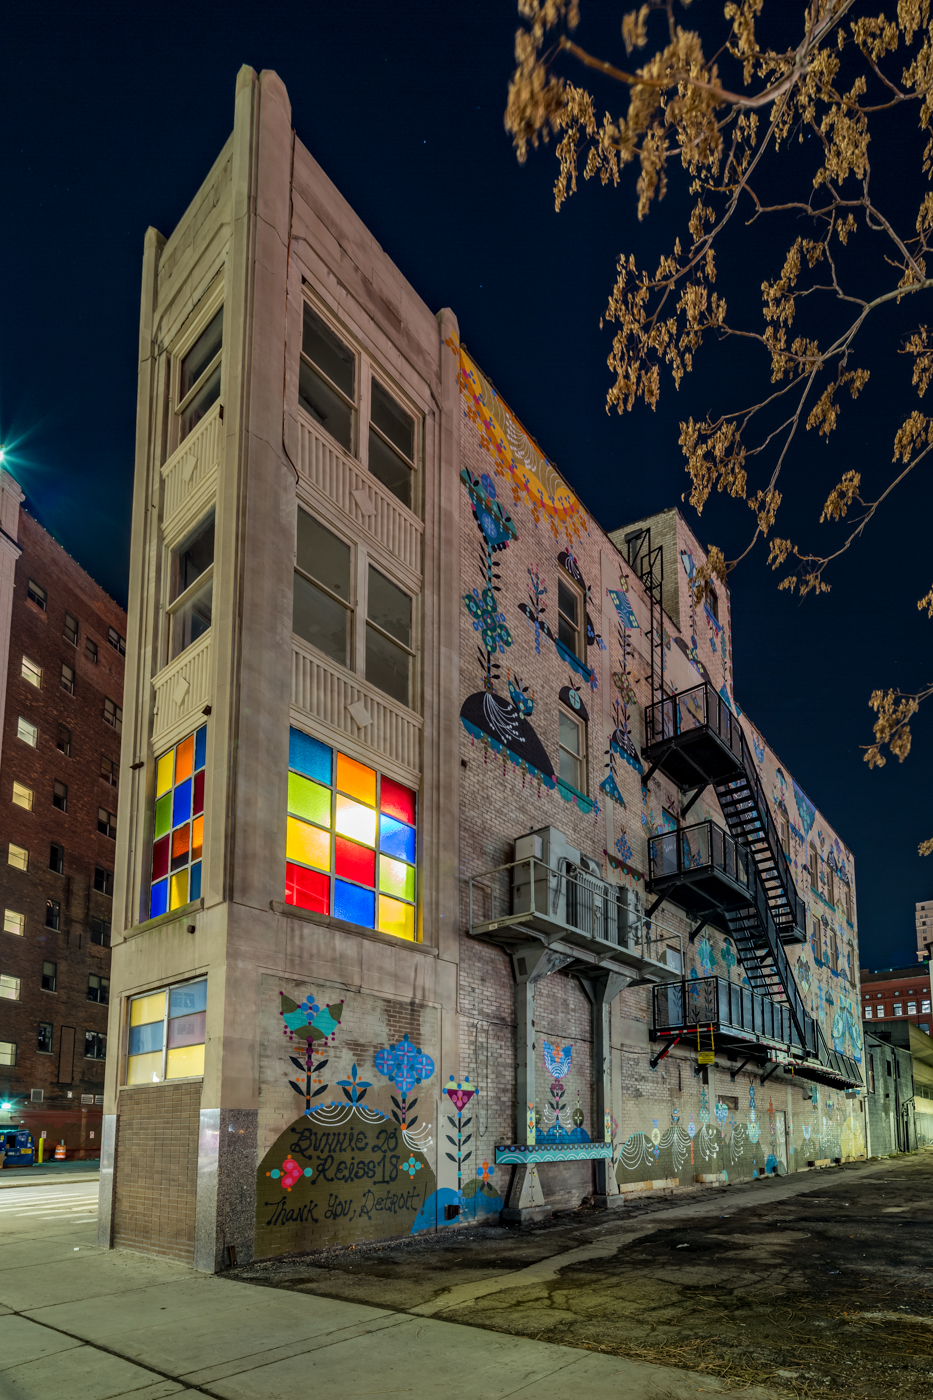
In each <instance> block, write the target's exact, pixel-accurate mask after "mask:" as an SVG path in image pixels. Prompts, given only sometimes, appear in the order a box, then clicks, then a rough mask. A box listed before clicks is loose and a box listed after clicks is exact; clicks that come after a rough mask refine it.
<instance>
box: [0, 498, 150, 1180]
mask: <svg viewBox="0 0 933 1400" xmlns="http://www.w3.org/2000/svg"><path fill="white" fill-rule="evenodd" d="M22 499H23V496H22V492H21V491H20V488H19V486H18V485H17V483H16V482H15V481H14V479H13V478H12V477H11V476H10V475H9V473H8V472H5V471H4V472H2V473H0V526H2V534H0V674H4V675H5V677H6V680H5V685H4V686H3V688H2V689H0V745H2V747H0V907H2V909H3V929H2V932H0V1099H2V1101H3V1103H4V1104H8V1105H9V1107H8V1108H5V1109H4V1111H3V1113H2V1115H0V1122H3V1123H16V1124H19V1123H23V1124H25V1126H27V1127H28V1128H29V1129H30V1130H31V1131H32V1132H33V1133H34V1134H35V1136H36V1137H37V1138H41V1137H45V1138H46V1139H47V1143H48V1150H49V1151H51V1149H52V1147H53V1145H54V1144H57V1143H60V1142H62V1141H63V1142H64V1143H65V1146H66V1149H67V1151H68V1155H69V1156H76V1155H77V1156H85V1157H96V1156H98V1155H99V1150H100V1125H101V1118H102V1114H103V1090H104V1062H105V1058H106V1053H107V1004H108V1000H109V988H110V926H111V919H112V903H113V871H114V855H115V850H116V824H117V818H116V812H117V805H118V804H117V791H118V780H119V771H120V769H119V763H120V742H121V733H120V731H121V726H122V705H123V667H124V655H125V650H126V640H125V638H126V614H125V613H124V612H123V610H122V609H121V608H120V607H118V606H117V604H116V603H115V602H114V601H113V599H112V598H109V597H108V596H107V594H106V593H105V592H104V590H103V589H102V588H101V587H100V586H99V585H98V584H96V583H95V582H94V580H93V579H92V578H90V577H89V576H88V574H86V573H85V571H84V570H83V569H82V568H81V567H80V566H79V565H78V564H77V563H76V562H75V561H74V559H72V558H71V556H70V555H68V554H67V553H66V552H65V550H64V549H62V548H61V546H60V545H58V544H57V543H56V542H55V540H53V539H52V537H51V536H50V535H49V534H48V533H47V532H46V531H45V530H44V529H43V528H42V526H41V525H40V524H39V523H38V521H36V520H35V519H34V518H33V517H32V516H31V515H29V514H28V513H27V511H26V510H25V509H23V507H22V505H21V502H22Z"/></svg>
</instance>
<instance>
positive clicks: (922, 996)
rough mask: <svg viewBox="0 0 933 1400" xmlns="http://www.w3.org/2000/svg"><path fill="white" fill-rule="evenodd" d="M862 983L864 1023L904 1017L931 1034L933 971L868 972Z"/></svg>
mask: <svg viewBox="0 0 933 1400" xmlns="http://www.w3.org/2000/svg"><path fill="white" fill-rule="evenodd" d="M861 981H862V1019H863V1020H865V1021H893V1020H899V1019H900V1018H901V1017H903V1019H904V1020H905V1021H912V1022H913V1023H914V1025H915V1026H919V1027H920V1029H921V1030H922V1031H926V1033H927V1035H929V1034H930V1027H931V1025H933V1013H931V1011H930V1005H931V1003H930V967H929V964H928V963H921V965H920V966H919V967H889V968H882V969H881V970H880V971H878V972H868V971H866V970H865V969H864V968H863V969H862V974H861Z"/></svg>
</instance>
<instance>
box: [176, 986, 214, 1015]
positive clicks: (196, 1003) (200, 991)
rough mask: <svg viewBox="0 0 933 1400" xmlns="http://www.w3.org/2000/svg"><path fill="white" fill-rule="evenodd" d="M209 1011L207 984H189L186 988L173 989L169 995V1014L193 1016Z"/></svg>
mask: <svg viewBox="0 0 933 1400" xmlns="http://www.w3.org/2000/svg"><path fill="white" fill-rule="evenodd" d="M206 1010H207V982H206V980H205V981H204V982H189V983H188V985H187V986H186V987H172V988H171V989H170V991H169V994H168V1014H169V1018H171V1017H173V1016H193V1015H194V1014H195V1012H197V1011H206Z"/></svg>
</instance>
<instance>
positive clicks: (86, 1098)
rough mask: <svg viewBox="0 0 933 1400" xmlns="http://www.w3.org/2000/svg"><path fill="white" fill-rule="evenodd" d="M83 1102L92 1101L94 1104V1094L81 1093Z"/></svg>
mask: <svg viewBox="0 0 933 1400" xmlns="http://www.w3.org/2000/svg"><path fill="white" fill-rule="evenodd" d="M81 1102H82V1103H90V1104H93V1102H94V1095H93V1094H82V1095H81Z"/></svg>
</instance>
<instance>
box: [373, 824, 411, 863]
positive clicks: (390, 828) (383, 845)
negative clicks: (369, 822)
mask: <svg viewBox="0 0 933 1400" xmlns="http://www.w3.org/2000/svg"><path fill="white" fill-rule="evenodd" d="M379 849H380V851H382V852H383V853H384V854H385V855H387V856H396V857H397V858H398V859H399V860H407V861H409V862H410V863H411V864H412V865H414V863H415V828H414V827H413V826H406V825H405V823H404V822H397V821H396V820H395V818H394V817H386V816H381V817H380V818H379Z"/></svg>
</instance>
